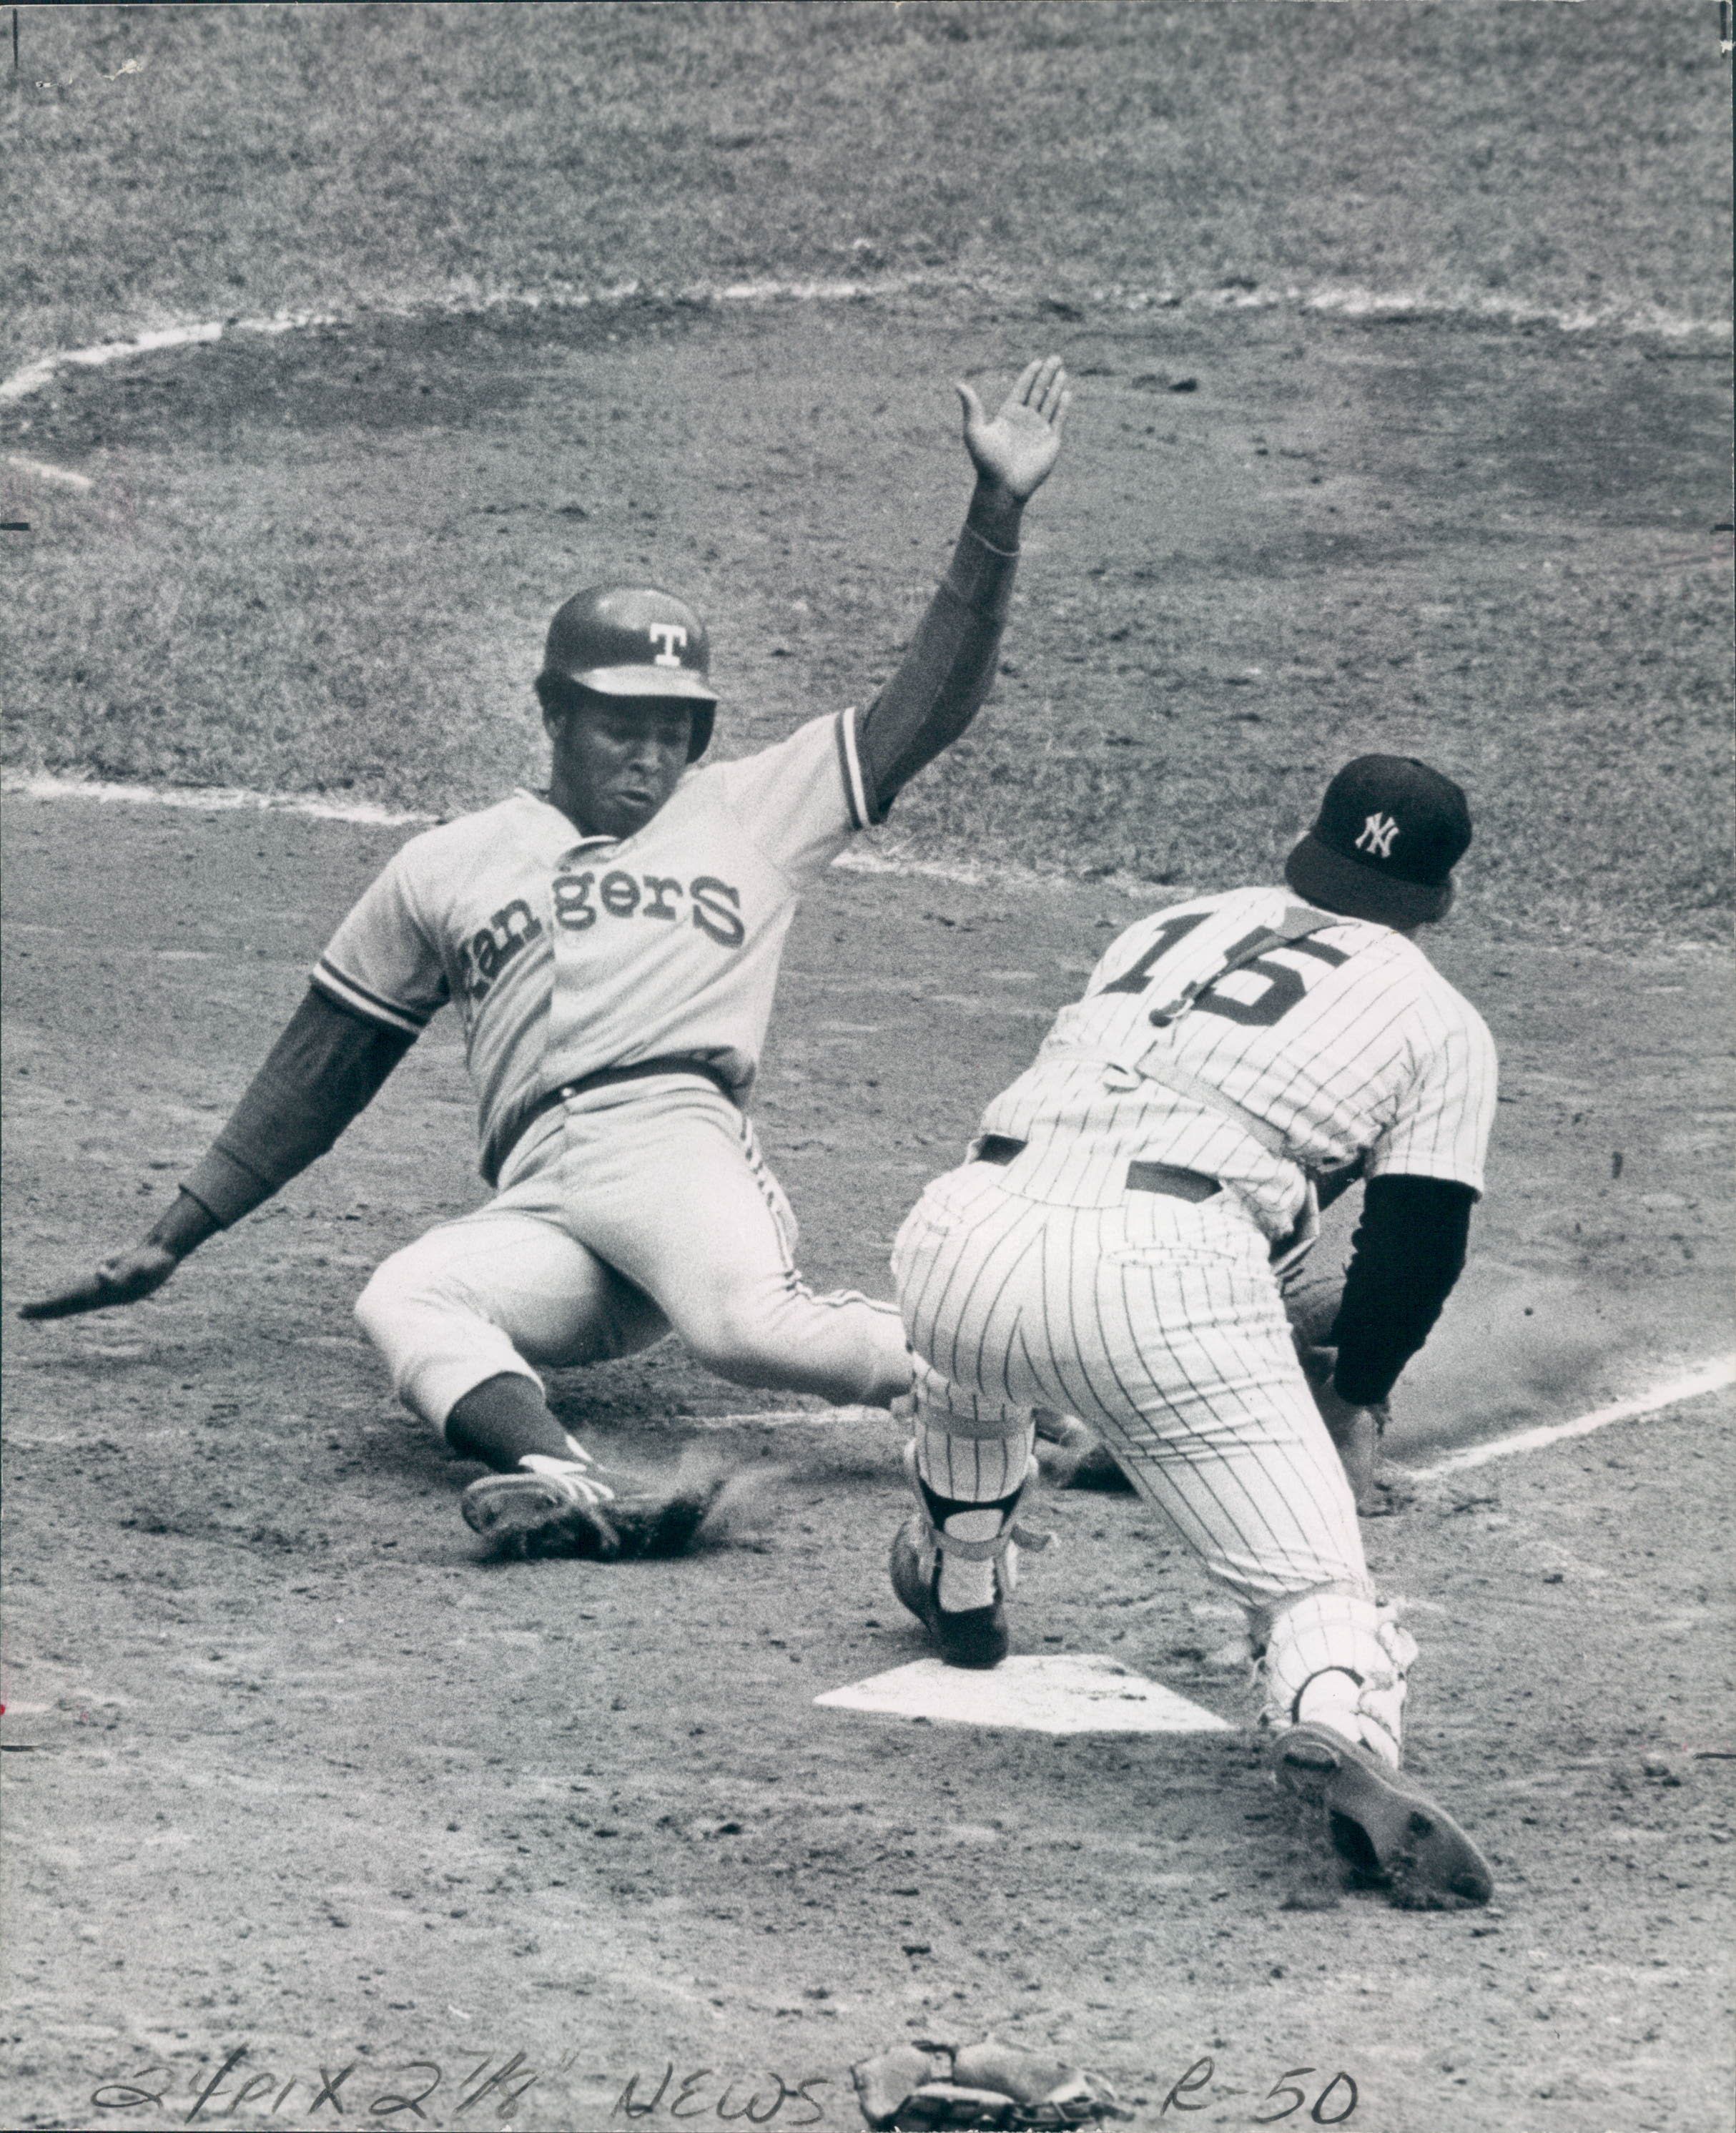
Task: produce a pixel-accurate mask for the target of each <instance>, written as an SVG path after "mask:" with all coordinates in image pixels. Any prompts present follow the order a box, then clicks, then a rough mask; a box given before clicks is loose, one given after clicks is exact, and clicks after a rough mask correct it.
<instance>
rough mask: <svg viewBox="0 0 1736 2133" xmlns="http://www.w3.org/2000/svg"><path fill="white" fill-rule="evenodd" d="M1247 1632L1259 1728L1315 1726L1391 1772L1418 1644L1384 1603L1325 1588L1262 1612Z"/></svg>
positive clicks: (1345, 1591) (1353, 1592)
mask: <svg viewBox="0 0 1736 2133" xmlns="http://www.w3.org/2000/svg"><path fill="white" fill-rule="evenodd" d="M1251 1626H1252V1628H1253V1645H1254V1652H1253V1657H1254V1668H1255V1676H1256V1678H1257V1680H1258V1683H1259V1685H1260V1688H1261V1690H1262V1708H1261V1712H1260V1723H1261V1725H1262V1726H1267V1727H1272V1728H1277V1729H1279V1730H1282V1729H1283V1728H1285V1727H1286V1726H1300V1725H1306V1724H1307V1723H1308V1722H1309V1721H1317V1722H1318V1723H1320V1724H1321V1725H1325V1726H1332V1727H1333V1728H1334V1730H1335V1731H1339V1732H1340V1733H1343V1734H1344V1735H1345V1736H1346V1737H1347V1738H1349V1739H1350V1740H1354V1741H1361V1742H1362V1743H1363V1745H1364V1746H1366V1747H1368V1748H1370V1749H1372V1750H1373V1752H1374V1753H1375V1754H1376V1755H1379V1756H1380V1757H1381V1758H1382V1760H1383V1761H1385V1762H1387V1763H1388V1764H1391V1765H1394V1766H1395V1767H1396V1766H1397V1762H1398V1759H1399V1744H1400V1741H1401V1739H1402V1725H1403V1714H1404V1704H1405V1695H1406V1688H1407V1675H1408V1673H1409V1670H1410V1667H1411V1662H1412V1661H1413V1660H1414V1659H1416V1644H1415V1643H1414V1642H1413V1641H1412V1639H1411V1637H1410V1635H1409V1634H1408V1633H1407V1631H1406V1630H1404V1629H1403V1628H1402V1626H1401V1625H1400V1624H1399V1622H1398V1620H1397V1616H1396V1615H1394V1614H1393V1612H1392V1608H1391V1607H1390V1606H1388V1605H1387V1603H1386V1602H1384V1601H1377V1600H1376V1599H1374V1598H1373V1596H1371V1595H1369V1594H1368V1593H1365V1592H1359V1591H1354V1590H1350V1589H1349V1588H1346V1587H1327V1588H1325V1590H1322V1591H1315V1592H1305V1593H1301V1594H1299V1595H1298V1596H1296V1598H1295V1599H1292V1600H1286V1601H1279V1602H1278V1603H1277V1605H1276V1606H1272V1607H1268V1608H1262V1609H1260V1610H1259V1611H1258V1612H1257V1613H1256V1615H1254V1617H1253V1622H1252V1625H1251Z"/></svg>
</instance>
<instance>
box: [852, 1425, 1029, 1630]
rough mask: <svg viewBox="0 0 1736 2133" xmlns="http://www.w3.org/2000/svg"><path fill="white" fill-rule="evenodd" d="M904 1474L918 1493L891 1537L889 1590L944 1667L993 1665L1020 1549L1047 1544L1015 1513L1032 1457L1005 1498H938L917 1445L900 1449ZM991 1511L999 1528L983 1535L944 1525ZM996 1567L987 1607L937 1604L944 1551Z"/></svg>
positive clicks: (1026, 1486) (1014, 1584)
mask: <svg viewBox="0 0 1736 2133" xmlns="http://www.w3.org/2000/svg"><path fill="white" fill-rule="evenodd" d="M904 1464H905V1471H906V1472H907V1473H908V1475H909V1476H910V1481H911V1488H912V1489H913V1490H915V1492H916V1502H917V1505H918V1507H919V1508H918V1510H917V1513H916V1516H915V1517H913V1518H910V1519H906V1520H905V1522H904V1524H902V1526H900V1527H899V1529H898V1530H897V1533H896V1534H894V1535H893V1537H892V1560H891V1562H890V1564H889V1565H888V1567H889V1569H890V1571H891V1573H892V1591H894V1592H895V1593H896V1594H897V1597H898V1600H899V1601H900V1603H901V1604H902V1606H905V1607H907V1608H908V1609H909V1611H911V1614H912V1615H915V1616H916V1620H918V1621H919V1622H921V1624H922V1625H923V1627H924V1628H925V1629H926V1630H927V1631H928V1633H929V1635H931V1637H932V1638H933V1639H934V1640H935V1645H936V1647H937V1648H938V1649H939V1651H940V1657H941V1658H942V1659H944V1660H945V1662H946V1664H947V1665H948V1666H955V1667H974V1668H987V1667H995V1666H998V1665H999V1664H1000V1663H1001V1661H1002V1660H1003V1659H1005V1658H1006V1656H1007V1652H1008V1650H1009V1649H1010V1648H1011V1639H1010V1638H1009V1636H1008V1635H1007V1606H1006V1601H1007V1594H1008V1593H1009V1592H1010V1591H1012V1589H1013V1587H1015V1586H1016V1585H1017V1582H1018V1552H1019V1549H1020V1548H1022V1547H1023V1548H1030V1549H1032V1550H1033V1551H1035V1550H1036V1549H1039V1548H1046V1547H1047V1546H1048V1545H1049V1536H1048V1534H1036V1533H1032V1531H1031V1529H1029V1528H1028V1527H1026V1526H1022V1525H1020V1524H1018V1523H1017V1519H1016V1518H1015V1516H1014V1514H1015V1513H1016V1512H1017V1509H1018V1507H1019V1504H1020V1502H1021V1500H1022V1498H1023V1496H1024V1494H1025V1491H1026V1490H1027V1489H1028V1488H1029V1487H1030V1485H1031V1483H1032V1480H1033V1479H1034V1478H1035V1476H1036V1471H1037V1470H1036V1460H1035V1459H1034V1458H1033V1459H1032V1460H1031V1461H1029V1462H1028V1464H1027V1466H1026V1469H1025V1475H1024V1478H1023V1480H1022V1481H1021V1482H1020V1483H1019V1485H1018V1486H1017V1488H1016V1489H1015V1490H1013V1491H1012V1494H1011V1495H1006V1496H1001V1497H998V1498H997V1499H995V1500H993V1501H992V1502H990V1503H970V1504H966V1503H955V1502H954V1501H953V1500H951V1499H950V1497H946V1496H941V1495H937V1494H936V1493H935V1490H932V1489H931V1488H930V1487H929V1486H928V1485H927V1484H926V1482H925V1481H923V1479H922V1477H921V1475H920V1474H919V1473H918V1472H917V1471H916V1446H915V1444H914V1443H911V1444H909V1445H907V1446H906V1447H905V1453H904ZM967 1511H993V1512H994V1513H996V1514H998V1517H999V1519H1000V1522H1001V1523H1000V1531H999V1532H998V1533H997V1534H995V1535H994V1536H993V1538H991V1539H988V1540H961V1539H959V1538H957V1537H956V1536H955V1535H954V1534H949V1533H946V1532H945V1531H944V1530H943V1529H944V1527H945V1522H946V1520H947V1519H949V1518H950V1517H953V1516H955V1515H956V1514H959V1513H960V1512H967ZM949 1554H950V1555H953V1556H955V1557H962V1558H965V1559H966V1560H968V1561H970V1562H993V1565H994V1597H993V1600H992V1601H990V1602H989V1603H988V1606H983V1607H967V1608H963V1609H956V1610H955V1609H953V1608H947V1607H943V1606H941V1605H940V1566H941V1562H942V1560H943V1559H944V1558H945V1556H947V1555H949Z"/></svg>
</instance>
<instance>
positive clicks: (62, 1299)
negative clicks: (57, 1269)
mask: <svg viewBox="0 0 1736 2133" xmlns="http://www.w3.org/2000/svg"><path fill="white" fill-rule="evenodd" d="M179 1265H180V1254H179V1253H176V1252H171V1250H170V1249H169V1248H168V1247H167V1245H153V1244H143V1245H134V1246H133V1248H132V1250H131V1251H130V1252H117V1253H116V1254H115V1255H114V1257H113V1259H104V1260H103V1263H102V1264H101V1265H100V1266H99V1268H98V1269H97V1270H96V1272H95V1273H94V1274H86V1275H85V1277H84V1279H83V1280H82V1281H75V1282H74V1283H73V1284H72V1286H71V1287H70V1288H63V1289H61V1290H60V1291H59V1292H58V1293H56V1294H55V1295H53V1296H45V1297H43V1298H41V1299H40V1300H39V1301H38V1302H35V1303H21V1304H20V1305H19V1307H18V1316H19V1317H21V1318H73V1317H77V1315H78V1314H79V1312H81V1311H107V1310H108V1309H110V1308H111V1307H113V1305H115V1304H118V1303H137V1302H138V1301H139V1299H140V1298H142V1297H147V1296H151V1295H154V1294H155V1293H156V1291H157V1290H158V1289H160V1288H161V1287H162V1285H163V1283H165V1282H166V1280H167V1279H168V1278H169V1277H170V1275H171V1274H173V1273H174V1271H175V1269H176V1267H178V1266H179Z"/></svg>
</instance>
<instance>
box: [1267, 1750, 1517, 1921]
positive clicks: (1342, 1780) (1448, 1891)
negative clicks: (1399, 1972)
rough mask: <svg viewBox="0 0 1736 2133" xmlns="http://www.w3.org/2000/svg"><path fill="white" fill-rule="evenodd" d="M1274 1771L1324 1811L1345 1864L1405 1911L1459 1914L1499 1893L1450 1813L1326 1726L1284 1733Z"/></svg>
mask: <svg viewBox="0 0 1736 2133" xmlns="http://www.w3.org/2000/svg"><path fill="white" fill-rule="evenodd" d="M1272 1776H1273V1777H1274V1778H1275V1779H1277V1783H1278V1784H1280V1785H1282V1787H1283V1788H1284V1789H1285V1790H1286V1792H1288V1793H1291V1794H1294V1795H1295V1796H1296V1798H1298V1799H1301V1800H1303V1801H1306V1802H1307V1803H1310V1805H1313V1806H1317V1807H1320V1808H1323V1809H1324V1810H1325V1817H1326V1829H1327V1834H1328V1836H1329V1837H1330V1840H1331V1842H1332V1847H1333V1849H1334V1851H1336V1852H1337V1853H1338V1856H1339V1858H1340V1859H1342V1860H1344V1861H1345V1863H1346V1864H1347V1865H1348V1866H1351V1867H1353V1868H1354V1870H1355V1871H1356V1873H1357V1874H1358V1875H1359V1876H1360V1878H1361V1879H1363V1880H1364V1881H1368V1882H1372V1883H1373V1884H1375V1885H1378V1886H1379V1887H1381V1888H1383V1889H1384V1890H1386V1891H1387V1894H1388V1895H1390V1896H1391V1897H1392V1900H1393V1902H1394V1903H1396V1904H1399V1905H1401V1906H1402V1908H1404V1909H1407V1910H1455V1909H1460V1908H1461V1907H1464V1906H1469V1905H1471V1904H1486V1903H1487V1902H1488V1899H1489V1898H1490V1897H1491V1896H1493V1894H1494V1893H1495V1877H1494V1875H1493V1873H1491V1871H1489V1865H1488V1861H1487V1860H1486V1859H1485V1858H1484V1856H1483V1854H1482V1853H1481V1852H1480V1851H1479V1850H1478V1849H1477V1847H1476V1846H1475V1845H1474V1843H1472V1842H1471V1840H1470V1838H1469V1837H1467V1836H1466V1835H1465V1833H1464V1831H1463V1830H1462V1829H1461V1828H1460V1827H1459V1825H1458V1823H1457V1822H1455V1821H1454V1820H1453V1818H1452V1817H1451V1816H1450V1814H1448V1813H1446V1811H1445V1809H1444V1808H1439V1807H1437V1806H1436V1805H1435V1803H1434V1801H1433V1800H1431V1798H1429V1796H1428V1795H1427V1794H1426V1793H1425V1792H1422V1791H1421V1790H1420V1789H1418V1788H1417V1787H1416V1785H1415V1784H1412V1783H1411V1781H1410V1780H1409V1779H1407V1778H1405V1777H1402V1775H1401V1774H1399V1772H1398V1771H1397V1770H1395V1769H1390V1768H1389V1767H1388V1766H1387V1764H1385V1763H1384V1762H1383V1761H1382V1760H1381V1758H1380V1757H1379V1756H1378V1755H1375V1754H1374V1753H1373V1750H1371V1749H1368V1748H1364V1747H1362V1746H1361V1745H1359V1744H1358V1743H1357V1742H1355V1741H1348V1740H1346V1739H1345V1738H1344V1735H1343V1734H1341V1733H1338V1732H1334V1731H1333V1729H1332V1728H1331V1727H1330V1726H1291V1728H1290V1730H1289V1731H1287V1732H1285V1733H1282V1734H1280V1735H1279V1736H1278V1739H1277V1745H1275V1746H1274V1748H1273V1749H1272Z"/></svg>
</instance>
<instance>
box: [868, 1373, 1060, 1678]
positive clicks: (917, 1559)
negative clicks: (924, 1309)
mask: <svg viewBox="0 0 1736 2133" xmlns="http://www.w3.org/2000/svg"><path fill="white" fill-rule="evenodd" d="M910 1407H911V1411H912V1413H913V1418H914V1420H915V1423H916V1435H915V1437H913V1438H912V1439H911V1443H910V1445H909V1447H908V1448H907V1451H906V1460H907V1462H908V1466H909V1471H910V1476H911V1483H912V1485H913V1486H914V1487H915V1490H916V1502H917V1506H918V1509H917V1512H916V1516H915V1517H914V1518H913V1519H910V1520H909V1521H908V1522H907V1523H906V1524H905V1525H903V1526H902V1527H901V1528H900V1529H899V1531H898V1534H897V1537H896V1538H895V1539H894V1541H893V1543H892V1589H893V1591H895V1592H896V1593H897V1596H898V1598H899V1599H900V1600H901V1601H902V1602H903V1604H904V1605H905V1606H906V1607H907V1608H909V1610H910V1611H911V1613H912V1614H913V1615H916V1618H917V1620H919V1621H921V1622H922V1623H923V1624H924V1625H926V1628H927V1629H928V1630H929V1633H930V1634H931V1636H932V1637H933V1638H934V1639H935V1644H936V1646H937V1647H938V1649H939V1650H940V1656H941V1658H942V1659H945V1661H946V1662H947V1664H949V1665H950V1666H961V1667H992V1666H998V1664H1000V1662H1001V1661H1002V1660H1003V1659H1004V1658H1005V1657H1006V1656H1007V1649H1008V1644H1009V1638H1008V1634H1007V1613H1006V1605H1005V1602H1006V1597H1007V1594H1008V1593H1009V1592H1010V1591H1012V1588H1013V1587H1014V1586H1015V1585H1016V1584H1017V1582H1018V1551H1019V1541H1020V1539H1021V1538H1023V1539H1024V1540H1025V1541H1026V1542H1027V1545H1028V1544H1029V1543H1030V1540H1031V1536H1030V1535H1028V1534H1025V1532H1024V1529H1022V1527H1020V1526H1018V1525H1017V1524H1016V1522H1015V1520H1016V1514H1017V1510H1018V1507H1019V1501H1020V1499H1021V1498H1022V1496H1023V1495H1024V1493H1025V1490H1026V1489H1027V1486H1028V1485H1030V1482H1031V1481H1032V1478H1033V1477H1034V1476H1035V1474H1036V1461H1035V1460H1034V1459H1033V1458H1032V1446H1033V1444H1034V1443H1035V1442H1036V1427H1035V1424H1034V1423H1033V1421H1032V1415H1031V1412H1030V1410H1029V1409H1028V1408H1016V1407H1010V1406H1007V1405H1005V1404H1003V1403H1001V1402H999V1401H998V1400H990V1399H982V1398H980V1397H979V1396H978V1395H977V1394H973V1393H968V1392H966V1391H964V1390H963V1389H962V1388H960V1387H959V1386H957V1385H954V1384H950V1383H949V1382H948V1381H947V1380H946V1379H945V1378H943V1377H941V1376H940V1374H939V1373H938V1372H937V1371H935V1370H932V1369H931V1367H930V1366H929V1365H927V1364H926V1363H924V1362H922V1361H921V1360H918V1362H917V1364H916V1382H915V1384H914V1385H913V1387H912V1388H911V1399H910Z"/></svg>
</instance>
